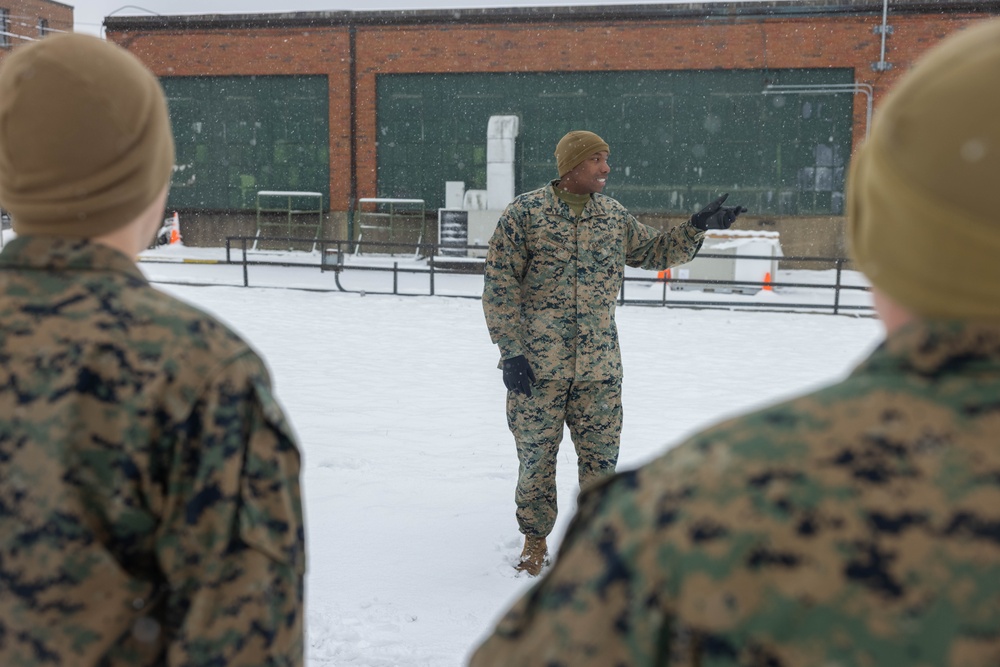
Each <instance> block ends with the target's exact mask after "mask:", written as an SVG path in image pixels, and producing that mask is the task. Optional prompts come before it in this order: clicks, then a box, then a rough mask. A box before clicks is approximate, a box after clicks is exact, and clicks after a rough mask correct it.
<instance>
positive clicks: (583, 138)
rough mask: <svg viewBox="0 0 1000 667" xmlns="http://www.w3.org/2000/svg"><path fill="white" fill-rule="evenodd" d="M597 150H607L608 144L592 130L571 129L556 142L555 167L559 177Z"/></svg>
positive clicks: (608, 149)
mask: <svg viewBox="0 0 1000 667" xmlns="http://www.w3.org/2000/svg"><path fill="white" fill-rule="evenodd" d="M598 151H608V152H609V153H610V152H611V149H610V148H608V144H607V142H606V141H604V139H601V138H600V137H599V136H597V135H596V134H594V133H593V132H587V131H586V130H573V131H572V132H567V133H566V135H565V136H564V137H563V138H562V139H560V140H559V143H558V144H556V169H558V170H559V176H560V178H561V177H563V176H565V175H566V174H568V173H569V172H571V171H573V167H575V166H576V165H578V164H580V163H581V162H583V161H584V160H586V159H587V158H588V157H590V156H591V155H593V154H594V153H597V152H598Z"/></svg>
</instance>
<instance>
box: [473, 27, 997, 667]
mask: <svg viewBox="0 0 1000 667" xmlns="http://www.w3.org/2000/svg"><path fill="white" fill-rule="evenodd" d="M998 72H1000V22H998V21H993V22H989V23H987V24H984V25H979V26H976V27H973V28H970V29H968V30H966V31H964V32H963V33H962V34H960V35H958V36H955V37H952V38H950V39H948V40H946V41H945V42H944V43H943V44H942V45H940V46H938V47H937V48H935V49H934V50H933V51H932V52H931V53H930V54H929V55H928V56H927V57H926V58H925V59H923V60H922V61H921V62H920V63H919V64H918V65H917V66H916V67H915V68H914V69H913V70H912V71H911V72H910V73H908V74H907V75H906V76H905V77H904V78H903V79H902V80H901V82H900V84H899V85H898V87H896V88H895V89H894V90H893V91H892V92H891V94H890V95H889V97H888V98H887V99H886V101H885V103H884V104H883V106H882V108H881V109H880V110H879V114H878V117H877V119H876V123H875V126H874V129H873V133H872V136H871V139H870V140H869V141H867V142H866V144H865V145H864V146H863V147H862V148H861V149H860V151H859V153H858V154H857V155H856V156H855V158H854V164H853V167H852V173H851V178H850V183H849V185H848V198H849V212H848V215H849V229H850V236H851V243H852V248H853V255H854V258H855V260H856V262H857V265H858V267H860V269H861V270H862V271H863V272H864V273H865V275H867V276H868V278H869V279H870V280H871V282H872V284H873V286H874V293H875V304H876V309H877V311H878V314H879V316H880V318H881V319H882V321H883V324H884V326H885V330H886V339H885V341H884V342H883V343H882V344H881V345H880V346H879V347H878V348H877V349H876V350H875V351H874V352H873V353H872V355H871V356H870V357H869V358H868V359H867V360H866V361H864V362H863V363H862V364H861V365H860V366H859V367H858V368H857V369H855V370H854V372H853V373H852V374H851V375H850V376H849V377H847V378H846V379H845V380H843V381H842V382H840V383H838V384H835V385H833V386H830V387H828V388H825V389H822V390H819V391H817V392H815V393H813V394H810V395H807V396H802V397H800V398H798V399H795V400H791V401H789V402H787V403H784V404H781V405H777V406H774V407H771V408H768V409H765V410H762V411H760V412H756V413H753V414H750V415H747V416H744V417H741V418H737V419H734V420H731V421H728V422H725V423H722V424H720V425H718V426H716V427H714V428H711V429H709V430H707V431H704V432H702V433H700V434H698V435H695V436H694V437H693V438H691V439H690V440H688V441H687V442H684V443H682V444H681V445H679V446H677V447H676V448H674V449H671V450H670V451H669V452H668V453H667V454H665V455H664V456H662V457H661V458H659V459H658V460H655V461H653V462H652V463H650V464H648V465H645V466H643V467H642V468H640V469H638V470H636V471H633V472H627V473H623V474H619V475H617V476H615V477H612V478H609V479H607V480H605V481H604V482H602V483H600V484H598V485H596V486H594V487H592V488H591V489H590V490H589V491H587V492H585V493H584V494H583V496H582V497H581V499H580V510H579V513H578V515H577V516H576V517H575V518H574V520H573V522H572V524H571V526H570V527H569V530H568V532H567V535H566V538H565V541H564V543H563V545H562V548H561V550H560V553H559V557H558V559H557V560H556V562H555V563H554V564H553V566H552V568H551V570H550V571H549V573H548V574H547V576H546V577H545V578H544V579H543V580H542V581H540V582H539V584H538V585H536V586H535V587H534V588H533V589H532V590H531V591H530V592H529V593H528V594H527V595H526V596H525V597H524V598H522V599H521V600H520V601H519V602H518V603H517V604H515V606H514V607H513V608H512V609H511V610H510V611H509V612H508V613H507V614H506V616H504V617H503V618H502V620H501V621H500V623H499V625H498V626H497V628H496V630H495V632H494V634H493V635H492V636H491V637H489V638H488V639H487V641H486V642H485V644H483V645H482V646H481V647H480V648H479V650H478V652H476V653H475V655H474V656H473V657H472V660H471V664H472V665H474V667H486V666H490V665H511V666H513V665H517V666H518V667H530V666H531V665H547V666H555V665H572V666H573V667H588V666H597V665H600V666H602V667H606V666H608V665H630V666H635V667H639V666H645V665H770V666H772V667H780V666H782V665H954V666H956V667H957V666H959V665H961V666H963V667H985V666H986V665H997V664H998V661H1000V440H998V433H1000V261H998V259H997V258H998V257H1000V213H998V211H997V206H996V204H995V202H993V201H992V200H991V199H990V196H989V193H990V192H993V191H995V189H996V183H997V182H998V179H1000V121H998V119H1000V87H998V86H997V73H998Z"/></svg>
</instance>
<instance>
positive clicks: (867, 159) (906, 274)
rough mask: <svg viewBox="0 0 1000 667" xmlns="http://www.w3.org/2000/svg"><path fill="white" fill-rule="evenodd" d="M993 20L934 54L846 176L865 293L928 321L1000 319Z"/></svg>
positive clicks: (909, 78) (998, 58)
mask: <svg viewBox="0 0 1000 667" xmlns="http://www.w3.org/2000/svg"><path fill="white" fill-rule="evenodd" d="M998 81H1000V20H990V21H986V22H983V23H978V24H975V25H974V26H972V27H970V28H968V29H966V30H963V31H962V32H960V33H958V34H956V35H953V36H951V37H949V38H947V39H945V40H944V41H943V42H941V43H940V44H939V45H938V46H936V47H935V48H933V49H931V50H930V51H929V52H928V53H927V54H926V55H925V56H924V57H923V58H922V59H921V60H920V61H919V62H918V63H917V65H916V66H915V67H914V68H913V69H912V70H911V71H910V72H908V73H907V74H906V75H905V76H904V77H903V78H902V79H901V80H900V82H899V83H898V84H897V85H896V86H895V87H894V88H893V90H892V91H891V92H890V93H889V95H888V96H887V97H886V99H885V101H884V102H883V103H882V105H881V107H880V108H879V109H878V112H877V114H876V118H875V123H874V126H873V129H872V133H871V137H870V138H869V139H868V141H866V142H865V144H864V145H863V146H862V147H861V149H860V151H859V152H858V153H857V155H856V156H855V157H854V160H853V164H852V165H851V175H850V180H849V182H848V187H847V202H848V229H849V234H850V241H851V251H852V254H853V257H854V259H855V261H856V263H857V266H858V267H859V268H860V269H861V271H863V272H864V273H865V275H866V276H867V277H868V279H869V280H871V282H872V284H873V285H875V286H876V287H878V288H879V289H880V290H882V291H883V292H885V293H886V294H887V295H889V296H890V297H891V298H892V299H893V300H895V301H897V302H898V303H899V304H901V305H902V306H904V307H906V308H907V309H909V310H911V311H912V312H913V313H915V314H917V315H920V316H923V317H928V318H953V319H1000V201H998V200H996V199H994V198H993V195H995V194H997V185H998V183H1000V85H998Z"/></svg>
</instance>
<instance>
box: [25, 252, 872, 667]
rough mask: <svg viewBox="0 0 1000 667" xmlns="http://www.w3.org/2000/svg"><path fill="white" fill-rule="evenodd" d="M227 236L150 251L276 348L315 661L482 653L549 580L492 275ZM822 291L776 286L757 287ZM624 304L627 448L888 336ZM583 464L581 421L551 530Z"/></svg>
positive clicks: (643, 456) (374, 663) (806, 383)
mask: <svg viewBox="0 0 1000 667" xmlns="http://www.w3.org/2000/svg"><path fill="white" fill-rule="evenodd" d="M8 239H9V237H8ZM220 253H221V251H219V250H218V249H200V248H184V247H183V246H171V247H167V248H161V249H159V250H155V251H149V252H146V253H144V254H143V258H142V259H143V261H142V262H141V263H140V266H141V268H142V270H143V271H144V272H145V273H146V275H147V276H148V277H149V278H150V279H151V280H153V281H154V282H157V283H159V286H160V287H161V288H162V289H164V290H165V291H167V292H169V293H171V294H174V295H175V296H177V297H179V298H181V299H184V300H186V301H188V302H191V303H194V304H196V305H199V306H201V307H202V308H204V309H206V310H208V311H210V312H212V313H214V314H215V315H217V316H218V317H220V318H221V319H223V320H225V321H227V322H228V323H229V324H230V325H232V326H233V327H234V328H235V329H237V330H238V331H240V332H241V333H242V334H243V335H244V336H245V337H246V338H247V339H248V340H249V341H250V342H251V343H252V344H253V345H254V346H255V347H256V348H257V349H258V350H259V351H260V352H261V353H262V354H263V355H264V357H265V359H266V360H267V362H268V364H269V366H270V368H271V370H272V373H273V378H274V382H275V385H276V391H277V395H278V397H279V399H280V400H281V402H282V404H283V405H284V407H285V409H286V411H287V412H288V414H289V416H290V418H291V421H292V423H293V424H294V426H295V428H296V430H297V432H298V434H299V437H300V440H301V444H302V450H303V454H304V466H303V471H304V472H303V490H304V494H305V505H306V519H307V539H308V543H309V564H308V566H309V571H308V579H307V604H308V612H307V614H308V619H307V622H308V638H307V651H308V654H307V655H308V665H309V666H310V667H328V666H338V667H339V666H341V665H343V666H364V667H397V666H399V667H422V666H426V667H458V666H459V665H462V664H464V662H465V660H466V658H467V656H468V654H469V652H470V650H471V649H472V648H473V647H474V646H475V645H477V643H478V641H479V640H480V639H481V638H482V637H483V635H484V633H486V632H487V631H489V630H490V629H491V627H492V625H493V623H494V622H495V620H496V618H497V616H498V615H499V614H501V613H502V612H503V611H505V610H506V608H507V607H508V606H509V605H510V604H511V603H512V602H513V601H514V599H515V598H516V597H518V596H519V595H521V594H523V593H524V592H525V591H526V590H527V589H528V587H529V586H530V585H531V583H532V581H533V580H532V579H530V578H528V577H526V576H524V575H521V576H518V575H517V574H516V573H515V571H514V570H513V568H512V567H511V566H512V564H513V563H514V560H515V558H516V556H517V555H518V553H519V552H520V544H521V536H520V534H519V533H518V530H517V524H516V522H515V520H514V500H513V494H514V483H515V478H516V474H517V460H516V457H515V453H514V445H513V440H512V438H511V435H510V433H509V432H508V430H507V426H506V422H505V419H504V395H505V390H504V387H503V383H502V381H501V377H500V371H499V370H497V368H496V364H497V359H498V355H497V352H496V349H495V347H494V346H493V345H492V344H491V343H490V341H489V337H488V335H487V333H486V326H485V323H484V320H483V315H482V310H481V307H480V304H479V302H478V300H476V299H475V298H471V297H474V296H476V295H477V294H480V293H481V290H482V278H481V277H480V276H474V275H447V276H443V275H438V276H437V277H436V281H437V283H436V288H437V292H438V293H439V294H440V293H446V294H453V295H461V296H466V297H470V298H447V297H414V296H392V295H389V296H384V295H378V294H375V293H376V292H380V291H391V288H392V282H391V281H392V278H391V274H389V273H374V272H363V271H346V272H345V273H344V274H343V275H341V276H340V279H341V281H342V282H343V283H344V285H345V287H347V288H349V289H352V290H357V291H355V292H352V293H341V292H337V291H332V292H328V291H310V290H328V289H336V287H335V284H334V274H332V273H323V272H320V271H319V269H318V268H309V267H305V268H278V267H272V266H250V267H248V275H249V278H250V284H251V285H254V286H256V287H252V288H249V289H248V288H244V287H242V286H241V285H242V284H243V282H242V281H243V274H242V268H241V267H239V266H229V265H224V264H217V263H212V262H217V261H218V259H219V258H220V257H221V254H220ZM297 257H298V259H299V260H300V261H305V262H310V261H312V262H315V261H316V258H315V257H310V256H309V254H308V253H301V254H299V255H297ZM287 258H291V259H294V258H293V257H291V256H289V257H287ZM391 261H393V260H387V259H385V258H364V257H362V258H357V262H358V264H359V265H365V264H367V265H369V266H375V265H379V264H382V265H385V264H386V262H390V265H391ZM401 261H403V262H404V264H405V261H406V260H401ZM205 262H208V263H205ZM410 266H414V264H412V263H411V264H410ZM630 275H638V274H635V273H630ZM397 278H398V279H399V282H398V285H397V288H398V289H399V291H401V292H402V293H404V294H406V293H409V294H413V293H426V287H427V276H426V275H423V274H403V275H401V276H397ZM779 278H780V276H779ZM810 279H821V277H817V276H813V277H812V278H810ZM796 281H797V282H808V280H805V279H803V276H801V275H800V276H798V277H797V278H796ZM184 283H187V284H184ZM191 283H199V285H193V284H191ZM290 288H299V289H290ZM629 289H632V287H631V285H630V287H629ZM647 289H649V290H650V294H658V293H659V292H657V290H659V291H662V286H660V285H650V286H648V288H647ZM798 289H803V288H798ZM361 290H364V292H365V294H366V295H365V296H362V295H361V293H360V292H361ZM804 291H805V292H808V290H804ZM685 294H694V295H695V296H698V297H700V298H715V297H711V296H706V295H705V294H702V293H685ZM722 296H723V297H725V298H729V297H728V295H722ZM804 296H808V294H803V293H802V292H800V293H793V294H786V293H782V291H781V290H780V289H776V290H775V292H773V293H766V294H762V295H757V297H746V298H747V299H753V298H764V299H772V300H782V299H784V300H790V299H794V300H800V299H802V298H803V297H804ZM814 296H815V295H814ZM653 298H655V296H654V297H653ZM816 298H821V297H818V296H817V297H816ZM822 298H826V297H822ZM858 298H867V294H859V297H858ZM617 320H618V325H619V330H620V334H621V344H622V351H623V360H624V364H625V383H624V404H625V428H624V431H623V434H622V450H621V467H632V466H636V465H639V464H641V463H642V462H644V461H646V460H648V459H649V458H651V457H653V456H655V455H657V454H658V453H659V452H661V451H663V450H664V449H665V448H667V447H669V446H671V445H672V444H675V443H676V442H677V441H678V440H679V439H680V438H681V437H683V436H684V435H685V434H688V433H691V432H692V431H693V430H695V429H698V428H701V427H704V426H706V425H708V424H711V423H713V422H715V421H717V420H719V419H721V418H723V417H725V416H729V415H732V414H734V413H737V412H741V411H744V410H747V409H750V408H754V407H758V406H761V405H764V404H767V403H770V402H773V401H776V400H778V399H780V398H783V397H787V396H789V395H791V394H794V393H799V392H802V391H805V390H808V389H810V388H813V387H816V386H818V385H820V384H824V383H827V382H830V381H833V380H835V379H837V378H839V377H841V376H842V375H843V374H844V373H845V372H847V371H848V370H849V369H850V368H851V367H852V366H853V365H854V364H855V363H856V362H857V361H859V360H860V359H861V358H862V357H863V356H864V355H865V354H866V353H867V352H868V351H869V350H870V349H871V348H872V347H873V346H874V345H875V344H876V343H877V341H878V340H879V338H880V337H881V329H880V326H879V325H878V323H877V322H876V320H874V319H872V318H870V317H849V316H833V315H819V314H806V313H780V312H760V311H733V310H697V309H688V308H658V307H657V308H650V307H637V306H623V307H620V308H619V309H618V313H617ZM575 474H576V473H575V462H574V455H573V448H572V445H571V444H570V442H569V440H568V437H567V439H566V440H565V441H564V445H563V451H562V452H561V453H560V457H559V469H558V473H557V478H558V487H559V504H560V515H559V521H558V523H557V525H556V530H555V533H554V534H553V536H552V539H551V542H550V544H552V545H553V546H558V543H559V540H560V539H561V536H562V534H563V532H564V530H565V527H566V523H567V521H568V520H569V518H570V516H571V514H572V512H573V510H574V505H575V496H576V492H577V488H576V481H575Z"/></svg>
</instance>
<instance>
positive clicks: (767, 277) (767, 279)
mask: <svg viewBox="0 0 1000 667" xmlns="http://www.w3.org/2000/svg"><path fill="white" fill-rule="evenodd" d="M764 291H766V292H773V291H774V288H772V287H771V272H770V271H768V272H767V273H765V274H764Z"/></svg>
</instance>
